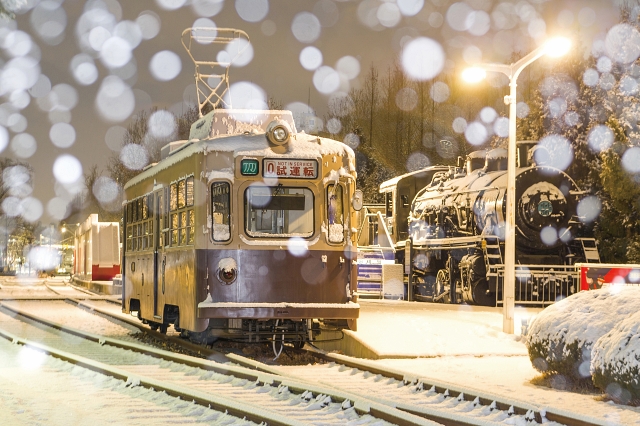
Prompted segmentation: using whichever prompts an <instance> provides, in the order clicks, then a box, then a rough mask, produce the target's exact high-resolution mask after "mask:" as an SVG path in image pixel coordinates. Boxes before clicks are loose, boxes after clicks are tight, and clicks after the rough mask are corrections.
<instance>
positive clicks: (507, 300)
mask: <svg viewBox="0 0 640 426" xmlns="http://www.w3.org/2000/svg"><path fill="white" fill-rule="evenodd" d="M570 48H571V40H570V39H568V38H565V37H556V38H553V39H550V40H548V41H547V42H546V43H544V44H543V45H541V46H539V47H538V48H536V49H534V50H533V51H532V52H530V53H529V54H527V55H526V56H524V57H523V58H521V59H519V60H518V61H516V62H514V63H512V64H511V65H506V64H477V65H476V66H474V67H471V68H467V69H465V70H464V71H463V72H462V78H463V79H464V80H465V81H467V82H469V83H477V82H479V81H481V80H483V79H484V78H485V77H486V73H487V71H490V72H499V73H502V74H504V75H506V76H507V77H508V78H509V95H508V96H505V97H504V102H505V104H506V105H509V144H508V154H507V157H508V159H507V161H508V166H507V193H506V197H507V200H506V201H507V209H506V210H507V211H506V216H507V217H506V219H505V244H504V252H505V253H504V278H503V291H502V312H503V318H502V331H503V332H505V333H508V334H513V332H514V310H515V307H514V305H515V281H516V265H515V261H516V233H515V228H516V223H515V199H516V170H515V167H516V105H517V101H516V86H517V83H516V82H517V80H518V76H519V75H520V73H521V72H522V70H523V69H525V67H527V65H529V64H531V63H532V62H534V61H536V60H537V59H539V58H541V57H542V56H544V55H547V56H551V57H560V56H562V55H564V54H566V53H567V52H568V51H569V49H570Z"/></svg>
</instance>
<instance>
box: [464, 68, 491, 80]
mask: <svg viewBox="0 0 640 426" xmlns="http://www.w3.org/2000/svg"><path fill="white" fill-rule="evenodd" d="M486 77H487V72H486V71H485V70H484V69H482V68H480V67H470V68H466V69H465V70H464V71H462V78H463V79H464V81H466V82H469V83H477V82H479V81H482V80H484V79H485V78H486Z"/></svg>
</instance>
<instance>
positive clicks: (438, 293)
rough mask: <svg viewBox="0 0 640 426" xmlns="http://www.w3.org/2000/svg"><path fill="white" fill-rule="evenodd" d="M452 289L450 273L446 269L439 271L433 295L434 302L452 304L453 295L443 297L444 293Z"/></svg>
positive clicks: (448, 294)
mask: <svg viewBox="0 0 640 426" xmlns="http://www.w3.org/2000/svg"><path fill="white" fill-rule="evenodd" d="M447 287H448V288H447ZM450 289H451V285H450V279H449V271H448V270H446V269H440V270H439V271H438V275H436V285H435V291H434V294H433V300H434V301H435V302H441V303H450V302H451V293H447V294H446V295H444V296H442V294H443V293H445V292H447V291H449V290H450Z"/></svg>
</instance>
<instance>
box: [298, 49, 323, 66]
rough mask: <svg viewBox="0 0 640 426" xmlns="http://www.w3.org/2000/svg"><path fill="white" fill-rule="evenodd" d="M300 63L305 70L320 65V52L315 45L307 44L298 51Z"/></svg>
mask: <svg viewBox="0 0 640 426" xmlns="http://www.w3.org/2000/svg"><path fill="white" fill-rule="evenodd" d="M300 64H301V65H302V67H303V68H304V69H306V70H309V71H313V70H315V69H317V68H318V67H319V66H320V65H322V52H321V51H320V49H318V48H317V47H315V46H307V47H305V48H304V49H302V51H301V52H300Z"/></svg>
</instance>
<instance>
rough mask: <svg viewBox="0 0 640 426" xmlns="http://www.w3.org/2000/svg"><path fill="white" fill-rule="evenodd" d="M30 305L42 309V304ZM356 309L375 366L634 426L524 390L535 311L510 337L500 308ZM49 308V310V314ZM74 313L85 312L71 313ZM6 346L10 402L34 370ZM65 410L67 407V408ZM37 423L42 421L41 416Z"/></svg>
mask: <svg viewBox="0 0 640 426" xmlns="http://www.w3.org/2000/svg"><path fill="white" fill-rule="evenodd" d="M5 290H7V289H6V288H5ZM2 291H3V290H0V292H2ZM21 303H23V304H24V303H26V302H21ZM32 303H38V304H39V305H44V303H42V302H32ZM93 303H100V302H93ZM103 305H106V303H103ZM360 305H361V313H360V320H359V322H358V331H357V332H355V333H353V335H354V337H356V338H358V339H360V340H362V341H363V342H364V343H365V344H366V345H368V346H369V347H370V348H371V349H373V350H374V351H376V352H377V353H378V354H379V355H380V356H382V357H384V358H385V359H381V360H378V361H375V362H376V363H380V364H383V365H386V366H390V367H392V368H394V369H396V370H401V371H405V372H407V373H408V375H411V376H416V375H418V376H421V377H427V378H433V379H435V380H439V381H444V382H449V383H453V384H458V385H460V386H464V387H468V388H476V389H479V390H481V391H484V392H489V393H492V394H497V395H504V396H507V397H509V398H512V399H518V400H522V401H526V402H528V403H530V404H535V405H537V406H540V407H542V408H544V407H553V408H556V409H560V410H567V411H572V412H576V413H580V414H582V415H587V416H589V417H590V418H592V419H595V420H597V422H598V423H601V424H611V425H631V424H638V425H640V408H634V407H627V406H622V405H616V404H613V403H610V402H603V401H600V400H599V399H598V397H597V395H581V394H576V393H572V392H567V391H560V390H554V389H549V388H546V387H540V386H534V385H533V384H531V379H532V378H534V377H536V376H537V375H538V374H539V373H538V372H537V371H536V370H534V369H533V367H532V366H531V362H530V361H529V357H528V355H527V349H526V346H525V344H524V341H523V338H522V337H521V335H520V334H521V324H522V323H523V320H525V321H526V319H528V318H531V317H533V316H534V315H537V314H538V313H539V312H540V311H541V309H533V308H527V309H524V308H516V313H515V316H516V323H515V331H516V333H515V334H514V335H508V334H505V333H503V332H502V309H501V308H485V307H472V306H450V305H440V304H429V303H417V302H403V301H388V300H360ZM53 306H55V305H52V308H51V309H54V307H53ZM107 306H109V307H111V306H110V305H107ZM112 309H113V310H114V311H118V310H119V307H118V306H115V305H114V306H113V307H112ZM38 310H40V309H38ZM41 313H42V312H41ZM43 314H45V313H43ZM82 314H86V313H82V312H81V311H80V312H79V313H78V315H82ZM51 315H53V316H55V315H56V312H51ZM45 316H47V315H46V314H45ZM59 320H60V321H61V322H64V321H62V319H60V318H59ZM6 343H8V342H4V343H3V344H1V345H0V359H5V360H9V359H12V360H13V361H11V362H8V361H7V362H5V363H4V365H0V376H2V377H4V378H5V379H4V380H0V394H3V395H11V397H12V398H13V399H14V401H19V400H24V401H29V400H30V399H31V398H30V396H29V395H31V387H32V384H31V383H28V381H27V380H25V381H23V382H21V381H20V380H19V377H20V376H21V374H22V373H20V371H19V369H23V370H24V371H23V373H24V374H25V376H24V377H25V378H26V377H32V376H33V375H34V365H29V363H24V362H18V360H17V359H15V357H16V356H19V353H20V352H19V351H17V350H14V349H17V348H14V347H13V346H11V350H8V346H7V344H6ZM394 357H395V358H394ZM411 357H415V358H411ZM36 375H37V373H36ZM55 377H56V376H55V375H50V374H44V371H43V372H42V374H41V375H40V379H41V380H44V381H51V380H57V379H55ZM60 380H63V379H60ZM54 385H55V384H53V383H47V388H48V389H49V388H50V389H54V388H55V389H56V390H55V393H56V395H57V396H59V397H60V398H61V399H66V400H68V401H71V400H73V399H74V398H76V396H77V394H76V393H75V391H74V390H73V389H71V388H68V387H66V386H63V385H60V386H57V385H56V386H54ZM52 386H53V387H52ZM64 389H68V390H67V391H65V390H64ZM65 392H67V393H66V395H64V394H65ZM61 394H62V395H61ZM62 396H65V397H64V398H63V397H62ZM72 406H73V404H70V409H72V408H71V407H72ZM15 407H17V406H16V405H14V406H13V408H12V409H16V408H15ZM5 408H10V407H5ZM94 409H98V408H94ZM1 410H2V404H0V411H1ZM42 410H46V407H45V406H43V407H42ZM14 414H16V413H14ZM96 415H99V413H96ZM19 417H20V416H18V418H19ZM107 417H108V416H107ZM40 418H41V419H42V420H44V419H46V413H45V412H44V411H43V413H42V417H40ZM0 424H2V422H1V421H0Z"/></svg>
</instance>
